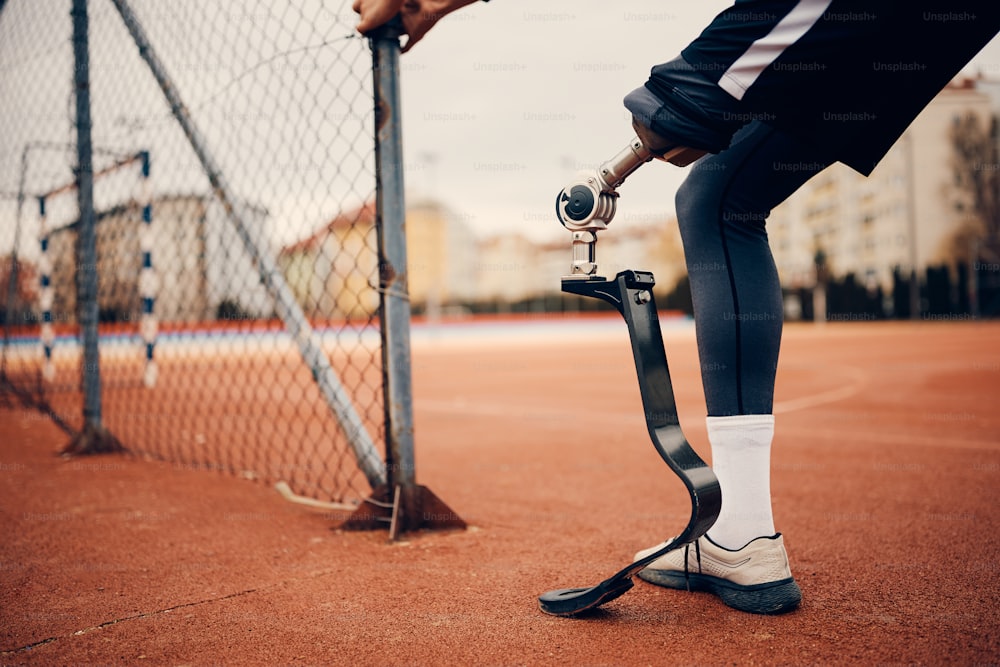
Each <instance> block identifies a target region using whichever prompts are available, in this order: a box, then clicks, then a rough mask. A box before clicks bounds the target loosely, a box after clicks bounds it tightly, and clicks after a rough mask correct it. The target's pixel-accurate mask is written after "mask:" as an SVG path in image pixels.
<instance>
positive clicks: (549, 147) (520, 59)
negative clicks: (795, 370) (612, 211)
mask: <svg viewBox="0 0 1000 667" xmlns="http://www.w3.org/2000/svg"><path fill="white" fill-rule="evenodd" d="M729 4H730V3H729V2H725V1H722V0H702V1H701V2H694V3H681V2H663V1H662V0H625V1H620V2H614V3H611V2H604V3H586V7H584V6H583V3H580V2H578V1H576V0H546V1H545V2H529V1H527V0H493V2H490V3H488V4H487V3H476V4H474V5H471V6H469V7H467V8H465V9H462V10H459V11H458V12H456V13H454V14H452V15H450V16H448V17H445V18H444V19H443V20H442V21H441V22H440V23H439V24H438V25H437V26H436V27H435V28H434V29H433V30H432V31H431V32H430V33H429V34H428V35H427V36H426V37H425V38H424V40H423V41H422V42H420V43H419V44H418V45H416V46H415V47H414V49H413V50H412V51H411V52H409V53H407V54H404V55H403V56H402V68H401V77H402V78H401V80H402V92H403V142H404V152H405V155H406V161H407V165H406V185H407V190H408V197H409V199H410V201H415V200H416V199H419V198H422V197H432V198H434V199H438V200H440V201H443V202H444V203H445V204H447V205H448V206H449V208H451V209H452V210H453V211H454V212H455V213H457V214H458V215H459V216H460V217H461V218H462V219H463V220H465V221H466V222H467V223H468V224H469V225H470V227H472V228H473V229H474V230H475V231H476V232H477V233H480V234H486V235H493V234H496V233H502V232H517V233H521V234H524V235H527V236H530V237H533V238H555V239H558V238H560V234H563V233H565V232H564V230H563V229H562V227H561V226H560V225H559V223H558V221H557V220H556V218H555V214H554V210H555V197H556V194H557V193H558V191H559V190H560V188H561V187H562V185H563V184H564V183H565V182H567V181H568V180H569V179H570V178H571V177H572V176H573V174H574V173H575V172H576V171H578V170H579V169H585V168H589V167H594V166H597V165H598V164H599V163H601V162H603V161H604V160H606V159H608V158H610V157H612V156H613V155H614V154H615V153H617V152H618V151H619V150H620V149H621V148H623V147H624V146H625V145H626V144H627V142H628V141H629V139H631V138H632V136H633V132H632V129H631V126H630V118H629V115H628V114H627V112H626V111H625V108H624V107H623V106H622V98H623V97H624V96H625V94H627V93H628V92H629V91H631V90H632V89H634V88H636V87H638V86H641V85H642V84H643V83H644V82H645V81H646V79H647V76H648V73H649V69H650V67H652V66H653V65H655V64H658V63H661V62H665V61H667V60H670V59H671V58H673V57H675V56H676V55H677V54H678V52H679V51H680V50H681V49H682V48H683V47H684V46H686V45H687V43H688V42H690V41H691V40H692V39H693V38H694V37H696V36H697V34H698V33H699V32H700V31H701V29H702V28H704V27H705V26H706V25H707V24H708V23H709V22H710V21H711V19H712V18H713V17H714V16H715V15H716V14H717V13H718V12H719V11H721V10H722V9H724V8H725V7H727V6H728V5H729ZM975 63H976V65H977V66H978V67H979V68H980V69H982V71H983V72H984V73H985V74H987V75H988V76H990V77H993V78H1000V42H998V40H994V41H993V42H992V43H991V44H990V45H989V46H987V48H986V49H985V50H984V51H983V53H981V54H980V56H979V57H978V58H977V60H976V61H975ZM683 177H684V170H682V169H678V168H675V167H672V166H668V165H666V164H663V163H660V162H654V163H652V164H649V165H646V166H645V167H644V168H643V169H641V170H639V171H638V172H637V173H636V174H633V175H632V176H631V177H630V178H629V180H628V182H627V183H625V185H624V186H622V187H621V188H620V189H619V192H620V193H621V195H622V198H621V200H620V201H619V207H618V214H617V216H616V218H615V221H614V223H613V225H612V230H614V229H619V228H624V227H626V226H633V225H634V226H639V225H643V224H649V223H651V222H656V221H659V220H662V219H664V218H666V217H668V216H670V215H671V214H672V212H673V196H674V192H675V191H676V189H677V187H678V185H679V184H680V182H681V181H682V180H683Z"/></svg>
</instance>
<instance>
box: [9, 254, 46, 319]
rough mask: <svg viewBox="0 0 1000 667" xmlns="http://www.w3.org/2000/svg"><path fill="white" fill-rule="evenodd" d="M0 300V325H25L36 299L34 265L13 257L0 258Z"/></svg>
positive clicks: (36, 276)
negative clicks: (1, 303)
mask: <svg viewBox="0 0 1000 667" xmlns="http://www.w3.org/2000/svg"><path fill="white" fill-rule="evenodd" d="M0 299H3V305H2V306H0V323H5V324H12V325H13V324H25V323H27V322H28V321H29V320H30V319H31V312H32V309H33V307H34V304H35V302H36V301H37V299H38V270H37V269H36V268H35V265H34V264H32V263H30V262H25V261H24V260H22V259H17V258H15V257H14V256H13V255H4V256H3V257H0ZM8 317H9V318H10V319H9V321H8Z"/></svg>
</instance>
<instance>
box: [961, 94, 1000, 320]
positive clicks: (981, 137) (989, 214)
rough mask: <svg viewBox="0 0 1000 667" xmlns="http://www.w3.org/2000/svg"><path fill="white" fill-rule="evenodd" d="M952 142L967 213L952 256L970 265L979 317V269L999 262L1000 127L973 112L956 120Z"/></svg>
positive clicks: (972, 294)
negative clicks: (977, 281)
mask: <svg viewBox="0 0 1000 667" xmlns="http://www.w3.org/2000/svg"><path fill="white" fill-rule="evenodd" d="M949 139H950V141H951V145H952V155H953V159H952V169H953V172H954V176H955V179H954V183H955V188H956V189H957V191H958V193H959V194H960V197H961V199H960V201H959V202H958V205H959V206H961V207H962V210H964V212H965V213H966V216H965V222H964V223H963V224H962V225H961V227H960V228H959V229H958V230H957V231H956V232H955V235H954V236H953V238H952V256H953V257H955V258H956V259H958V260H959V261H962V260H964V261H965V262H967V263H968V267H969V276H970V277H971V278H972V280H970V285H969V295H968V296H969V298H970V302H971V303H970V305H971V310H972V313H973V314H978V313H977V310H978V305H977V292H978V288H977V286H976V280H975V277H976V274H977V273H978V268H979V266H982V265H990V266H995V265H996V264H997V263H998V261H1000V127H998V123H997V119H996V118H995V117H990V118H989V119H988V120H986V121H985V122H984V121H983V120H982V119H981V118H980V117H979V116H978V115H976V114H974V113H971V112H970V113H967V114H965V115H963V116H959V117H957V118H955V121H954V123H953V124H952V127H951V131H950V136H949Z"/></svg>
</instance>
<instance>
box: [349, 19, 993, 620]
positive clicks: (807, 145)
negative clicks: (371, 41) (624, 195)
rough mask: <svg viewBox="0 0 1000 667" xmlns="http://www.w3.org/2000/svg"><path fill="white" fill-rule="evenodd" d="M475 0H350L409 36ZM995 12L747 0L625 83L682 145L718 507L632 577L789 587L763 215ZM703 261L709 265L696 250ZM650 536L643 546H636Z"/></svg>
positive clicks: (892, 129)
mask: <svg viewBox="0 0 1000 667" xmlns="http://www.w3.org/2000/svg"><path fill="white" fill-rule="evenodd" d="M467 4H470V0H406V1H405V2H403V1H402V0H356V2H355V4H354V7H355V10H357V11H359V12H360V14H361V24H360V25H359V30H362V31H366V30H369V29H371V28H374V27H375V26H377V25H380V24H381V23H383V22H384V21H386V20H388V19H389V18H391V17H392V16H394V15H395V14H396V13H397V12H401V13H402V18H403V26H404V29H405V31H406V32H407V34H408V35H409V40H408V42H407V44H406V50H408V49H410V48H412V46H413V45H414V44H415V43H416V42H417V41H419V40H420V39H421V38H422V37H423V36H424V35H425V34H426V33H427V31H428V30H429V29H430V28H431V27H432V26H433V25H434V23H436V22H437V21H438V20H439V19H440V18H441V17H443V16H444V15H446V14H447V13H449V12H451V11H454V10H455V9H458V8H460V7H462V6H465V5H467ZM998 30H1000V2H996V0H978V1H969V0H956V1H955V2H951V3H949V5H948V9H947V10H946V11H942V10H941V9H939V5H938V4H935V3H931V2H926V1H923V0H916V1H913V2H894V1H881V2H851V1H847V0H744V1H741V2H736V4H734V5H733V6H732V7H730V8H729V9H727V10H725V11H723V12H722V13H720V14H719V15H718V16H717V17H716V18H715V19H714V20H713V21H712V23H711V24H710V25H709V26H708V27H706V28H705V30H704V31H703V32H702V33H701V35H700V36H698V37H697V38H696V39H695V40H694V41H693V42H691V44H689V45H688V46H687V47H686V48H685V49H683V50H682V51H681V53H680V56H679V57H677V58H675V59H673V60H671V61H669V62H667V63H665V64H662V65H657V66H656V67H653V69H652V72H651V75H650V78H649V80H648V81H647V82H646V84H645V85H644V86H642V87H640V88H638V89H636V90H634V91H632V92H631V93H629V94H628V95H627V96H626V97H625V106H626V108H627V109H628V110H629V111H630V112H631V113H632V117H633V127H634V129H635V131H636V132H637V133H638V135H639V137H640V138H641V139H642V141H643V143H644V144H645V145H646V146H647V147H648V148H649V149H650V150H652V151H653V152H654V153H657V154H660V155H662V154H663V153H665V152H666V151H667V150H668V149H672V148H677V147H686V148H688V149H689V150H688V151H686V152H685V158H684V159H683V160H682V161H678V162H677V164H679V165H684V164H687V163H689V162H690V156H691V155H692V154H694V155H699V154H700V155H704V157H702V158H701V159H700V160H698V161H696V162H694V163H693V165H692V166H691V171H690V173H689V175H688V177H687V179H686V180H685V182H684V184H683V185H682V186H681V188H680V189H679V190H678V192H677V196H676V212H677V219H678V225H679V227H680V232H681V238H682V241H683V244H684V252H685V260H686V262H687V265H688V267H689V271H688V274H689V278H690V282H691V293H692V300H693V303H694V313H695V329H696V332H697V340H698V354H699V357H700V362H701V367H702V369H703V370H702V383H703V385H704V388H705V398H706V403H707V408H708V436H709V442H710V445H711V450H712V468H713V470H714V471H715V473H716V475H717V476H718V478H719V483H720V486H721V488H722V499H723V501H722V511H721V513H720V515H719V519H718V521H716V523H715V524H714V525H713V526H712V528H711V529H710V530H709V531H708V534H707V535H706V536H705V537H702V538H700V539H698V540H697V541H696V542H695V543H694V544H693V545H689V546H688V547H685V548H684V549H683V550H678V551H674V552H672V553H669V554H667V555H666V556H664V557H662V558H660V559H658V560H657V561H655V562H653V563H652V564H651V565H650V566H648V567H647V568H646V569H645V570H643V571H642V572H641V573H640V574H639V577H640V578H642V579H645V580H647V581H650V582H652V583H655V584H659V585H662V586H667V587H670V588H691V589H693V590H705V591H709V592H712V593H714V594H716V595H718V596H719V597H720V598H721V599H722V600H723V602H725V603H726V604H727V605H729V606H731V607H734V608H736V609H740V610H742V611H747V612H751V613H780V612H785V611H789V610H791V609H794V608H795V607H796V606H797V605H798V604H799V602H800V600H801V592H800V590H799V587H798V585H797V584H796V582H795V580H794V578H793V577H792V574H791V569H790V567H789V563H788V557H787V554H786V551H785V547H784V543H783V538H782V536H781V534H780V533H777V532H775V528H774V519H773V515H772V512H771V493H770V455H771V440H772V438H773V435H774V416H773V414H772V405H773V398H774V381H775V374H776V370H777V363H778V350H779V347H780V341H781V329H782V298H781V286H780V284H779V282H778V273H777V269H776V268H775V265H774V260H773V258H772V256H771V252H770V248H769V246H768V241H767V233H766V229H765V222H766V220H767V217H768V215H769V213H770V211H771V209H772V208H773V207H774V206H777V205H778V204H780V203H781V202H782V201H784V200H785V199H786V198H787V197H788V196H789V195H791V194H792V193H793V192H795V190H797V189H798V188H799V187H801V186H802V184H804V183H805V182H806V181H807V180H809V178H811V177H812V176H814V175H815V174H817V173H818V172H820V171H822V170H823V169H825V168H826V167H827V166H829V165H830V164H832V163H834V162H842V163H844V164H846V165H848V166H849V167H851V168H853V169H855V170H856V171H858V172H859V173H861V174H864V175H866V176H867V175H869V174H870V173H871V172H872V170H873V169H874V168H875V166H876V164H878V162H879V160H881V158H882V157H883V156H884V155H885V153H886V151H888V150H889V148H890V147H891V146H892V144H893V143H895V141H896V140H897V139H898V138H899V137H900V135H901V134H902V133H903V131H904V130H905V129H906V128H907V126H909V124H910V123H911V122H912V121H913V119H914V118H915V117H916V116H917V114H918V113H919V112H920V111H921V110H922V109H923V108H924V107H925V106H926V105H927V103H928V102H930V100H931V99H932V98H933V97H934V96H935V95H936V94H937V93H938V92H939V91H940V90H941V89H942V88H943V87H944V86H945V85H946V84H947V83H948V82H949V81H950V80H951V79H952V78H953V77H954V76H955V75H956V74H957V73H958V72H959V71H960V69H961V68H962V67H963V66H965V64H967V63H968V62H969V60H971V59H972V57H973V56H974V55H975V54H976V53H977V52H978V51H979V50H980V49H981V48H982V47H983V46H985V45H986V43H987V42H989V41H990V39H992V38H993V37H994V36H995V35H996V34H997V32H998ZM706 267H708V268H706ZM657 548H658V547H651V548H650V549H648V550H645V551H642V552H639V554H637V556H636V557H637V558H639V557H642V556H644V555H645V554H647V553H651V552H652V551H653V550H654V549H657Z"/></svg>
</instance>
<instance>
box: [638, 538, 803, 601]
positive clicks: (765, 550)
mask: <svg viewBox="0 0 1000 667" xmlns="http://www.w3.org/2000/svg"><path fill="white" fill-rule="evenodd" d="M665 544H666V542H664V543H662V544H660V545H658V546H655V547H650V548H649V549H643V550H642V551H640V552H639V553H637V554H636V555H635V560H639V559H640V558H643V557H644V556H646V555H648V554H651V553H653V552H654V551H656V550H657V549H661V548H663V546H664V545H665ZM638 577H639V578H640V579H642V580H643V581H648V582H650V583H652V584H657V585H658V586H666V587H667V588H679V589H683V590H691V591H708V592H710V593H714V594H715V595H718V596H719V598H721V599H722V601H723V602H724V603H726V604H727V605H729V606H730V607H732V608H734V609H739V610H740V611H746V612H750V613H752V614H780V613H783V612H786V611H791V610H792V609H795V607H797V606H798V605H799V602H801V600H802V591H801V590H799V585H798V584H796V583H795V580H794V579H793V578H792V571H791V568H790V567H789V566H788V554H787V553H786V552H785V544H784V542H783V540H782V537H781V533H778V534H777V535H773V536H771V537H767V536H765V537H758V538H757V539H755V540H751V541H750V542H749V543H748V544H747V545H746V546H744V547H743V548H742V549H739V550H736V551H733V550H732V549H726V548H724V547H720V546H719V545H718V544H716V543H715V542H713V541H712V540H710V539H709V538H708V537H707V536H705V537H700V538H698V540H697V541H695V542H694V543H693V544H687V545H685V546H684V547H682V548H680V549H676V550H675V551H671V552H670V553H668V554H666V555H665V556H661V557H660V558H657V559H656V560H654V561H653V562H652V563H650V564H649V565H648V566H646V568H645V569H644V570H642V571H640V572H639V574H638Z"/></svg>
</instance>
